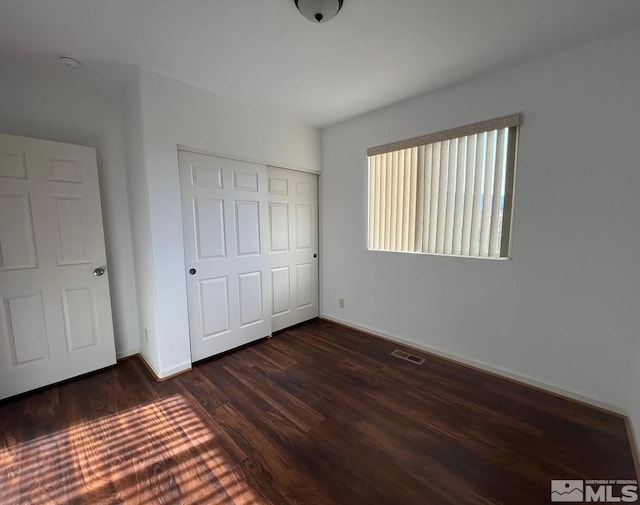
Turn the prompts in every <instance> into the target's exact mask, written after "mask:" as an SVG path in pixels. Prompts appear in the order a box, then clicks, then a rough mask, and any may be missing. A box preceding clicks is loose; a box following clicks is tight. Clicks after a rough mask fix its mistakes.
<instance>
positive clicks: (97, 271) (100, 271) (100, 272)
mask: <svg viewBox="0 0 640 505" xmlns="http://www.w3.org/2000/svg"><path fill="white" fill-rule="evenodd" d="M93 275H95V276H96V277H100V276H101V275H104V268H102V267H98V268H96V269H95V270H94V271H93Z"/></svg>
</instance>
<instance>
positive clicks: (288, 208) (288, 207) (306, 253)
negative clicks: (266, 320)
mask: <svg viewBox="0 0 640 505" xmlns="http://www.w3.org/2000/svg"><path fill="white" fill-rule="evenodd" d="M267 177H268V180H269V185H268V189H269V232H270V233H269V275H270V278H271V290H272V291H271V300H272V304H271V326H272V329H273V331H277V330H281V329H283V328H287V327H289V326H292V325H294V324H298V323H302V322H304V321H308V320H309V319H313V318H314V317H318V254H317V253H318V176H316V175H314V174H309V173H305V172H298V171H295V170H285V169H283V168H275V167H269V168H268V169H267Z"/></svg>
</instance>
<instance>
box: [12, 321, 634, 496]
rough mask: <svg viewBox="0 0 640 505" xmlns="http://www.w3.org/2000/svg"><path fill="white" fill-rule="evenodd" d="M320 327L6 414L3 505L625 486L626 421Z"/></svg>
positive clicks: (53, 394)
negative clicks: (566, 483) (583, 483)
mask: <svg viewBox="0 0 640 505" xmlns="http://www.w3.org/2000/svg"><path fill="white" fill-rule="evenodd" d="M398 347H399V346H397V345H394V344H392V343H390V342H386V341H384V340H380V339H376V338H374V337H371V336H369V335H365V334H363V333H360V332H357V331H355V330H350V329H347V328H344V327H341V326H338V325H335V324H332V323H329V322H327V321H314V322H312V323H309V324H307V325H304V326H300V327H297V328H293V329H290V330H287V331H285V332H282V333H280V334H278V335H276V336H274V337H273V338H272V339H269V340H266V341H262V342H259V343H257V344H255V345H253V346H250V347H246V348H244V349H240V350H238V351H235V352H232V353H229V354H227V355H224V356H222V357H219V358H217V359H212V360H209V361H206V362H203V363H201V364H198V365H197V366H195V368H194V370H193V372H191V373H188V374H184V375H181V376H179V377H176V378H174V379H172V380H169V381H166V382H155V381H154V380H152V378H151V377H150V376H149V374H148V372H147V371H146V369H145V368H144V366H143V365H142V364H141V363H140V362H139V361H138V360H137V359H131V360H126V361H123V362H121V363H119V364H118V365H117V366H115V367H114V368H112V369H109V370H106V371H103V372H100V373H97V374H94V375H91V376H88V377H84V378H81V379H78V380H76V381H73V382H69V383H66V384H63V385H60V386H56V387H52V388H50V389H47V390H43V391H39V392H36V393H33V394H30V395H26V396H23V397H21V398H18V399H14V400H9V401H5V402H2V403H0V503H1V504H3V505H14V504H15V505H17V504H31V505H40V504H53V503H56V504H67V503H69V504H85V503H86V504H100V503H105V504H140V505H143V504H144V505H151V504H156V503H160V504H178V503H181V504H182V503H184V504H196V503H198V504H227V503H228V504H238V505H240V504H253V505H263V504H272V505H289V504H317V505H320V504H348V505H358V504H373V505H375V504H385V505H390V504H407V505H411V504H421V505H423V504H437V505H447V504H452V505H453V504H455V505H460V504H482V505H487V504H504V505H527V504H546V503H549V502H550V481H551V479H636V476H635V472H634V467H633V460H632V454H631V449H630V445H629V441H628V439H627V435H626V432H625V425H624V420H623V419H622V418H620V417H618V416H615V415H611V414H608V413H606V412H603V411H601V410H597V409H593V408H590V407H587V406H583V405H580V404H577V403H575V402H571V401H567V400H564V399H561V398H558V397H556V396H553V395H549V394H546V393H544V392H541V391H539V390H536V389H532V388H528V387H525V386H522V385H518V384H515V383H513V382H511V381H507V380H504V379H501V378H498V377H495V376H492V375H489V374H484V373H482V372H479V371H476V370H472V369H470V368H467V367H464V366H458V365H456V364H453V363H451V362H449V361H446V360H442V359H439V358H436V357H433V356H429V355H425V357H426V362H425V363H424V364H423V365H421V366H417V365H415V364H412V363H409V362H406V361H402V360H400V359H397V358H395V357H392V356H391V355H390V353H391V351H393V350H394V349H395V348H398Z"/></svg>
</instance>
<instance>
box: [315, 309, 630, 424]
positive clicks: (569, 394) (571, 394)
mask: <svg viewBox="0 0 640 505" xmlns="http://www.w3.org/2000/svg"><path fill="white" fill-rule="evenodd" d="M320 318H321V319H326V320H327V321H332V322H334V323H338V324H341V325H344V326H349V327H351V328H354V329H356V330H360V331H363V332H365V333H369V334H371V335H373V336H376V337H379V338H382V339H384V340H389V341H392V342H396V343H398V344H402V345H404V346H407V347H412V348H414V349H416V350H420V351H424V352H427V353H429V354H434V355H436V356H439V357H442V358H446V359H449V360H451V361H456V362H458V363H460V364H463V365H467V366H470V367H473V368H477V369H480V370H483V371H485V372H489V373H491V374H495V375H499V376H501V377H505V378H507V379H511V380H513V381H516V382H521V383H523V384H526V385H528V386H533V387H535V388H538V389H543V390H545V391H548V392H550V393H553V394H556V395H559V396H564V397H566V398H569V399H571V400H575V401H578V402H581V403H586V404H588V405H590V406H592V407H596V408H599V409H603V410H606V411H608V412H612V413H614V414H618V415H621V416H625V417H626V416H627V412H626V410H625V409H623V408H621V407H618V406H616V405H612V404H610V403H607V402H603V401H601V400H597V399H595V398H591V397H589V396H585V395H582V394H580V393H576V392H575V391H570V390H567V389H564V388H560V387H556V386H553V385H551V384H547V383H545V382H540V381H538V380H536V379H532V378H530V377H526V376H523V375H519V374H517V373H514V372H512V371H510V370H505V369H503V368H498V367H495V366H493V365H490V364H488V363H484V362H482V361H476V360H472V359H469V358H465V357H463V356H459V355H457V354H452V353H449V352H447V351H443V350H442V349H438V348H436V347H431V346H428V345H425V344H422V343H420V342H414V341H411V340H405V339H402V338H398V337H396V336H394V335H390V334H388V333H385V332H383V331H380V330H377V329H375V328H371V327H368V326H364V325H361V324H358V323H353V322H351V321H347V320H344V319H340V318H337V317H334V316H329V315H327V314H321V315H320Z"/></svg>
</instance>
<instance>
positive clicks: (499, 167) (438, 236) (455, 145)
mask: <svg viewBox="0 0 640 505" xmlns="http://www.w3.org/2000/svg"><path fill="white" fill-rule="evenodd" d="M520 120H521V116H520V114H515V115H512V116H507V117H503V118H498V119H493V120H490V121H484V122H482V123H476V124H473V125H469V126H463V127H460V128H454V129H452V130H447V131H443V132H439V133H434V134H431V135H426V136H423V137H417V138H414V139H410V140H405V141H401V142H395V143H393V144H387V145H384V146H379V147H372V148H371V149H369V150H368V151H367V155H368V158H369V233H368V248H369V249H371V250H376V251H397V252H413V253H425V254H446V255H454V256H469V257H481V258H507V257H508V256H509V245H510V244H509V239H510V231H511V213H512V203H513V185H514V170H515V157H516V143H517V134H518V127H519V125H520Z"/></svg>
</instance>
